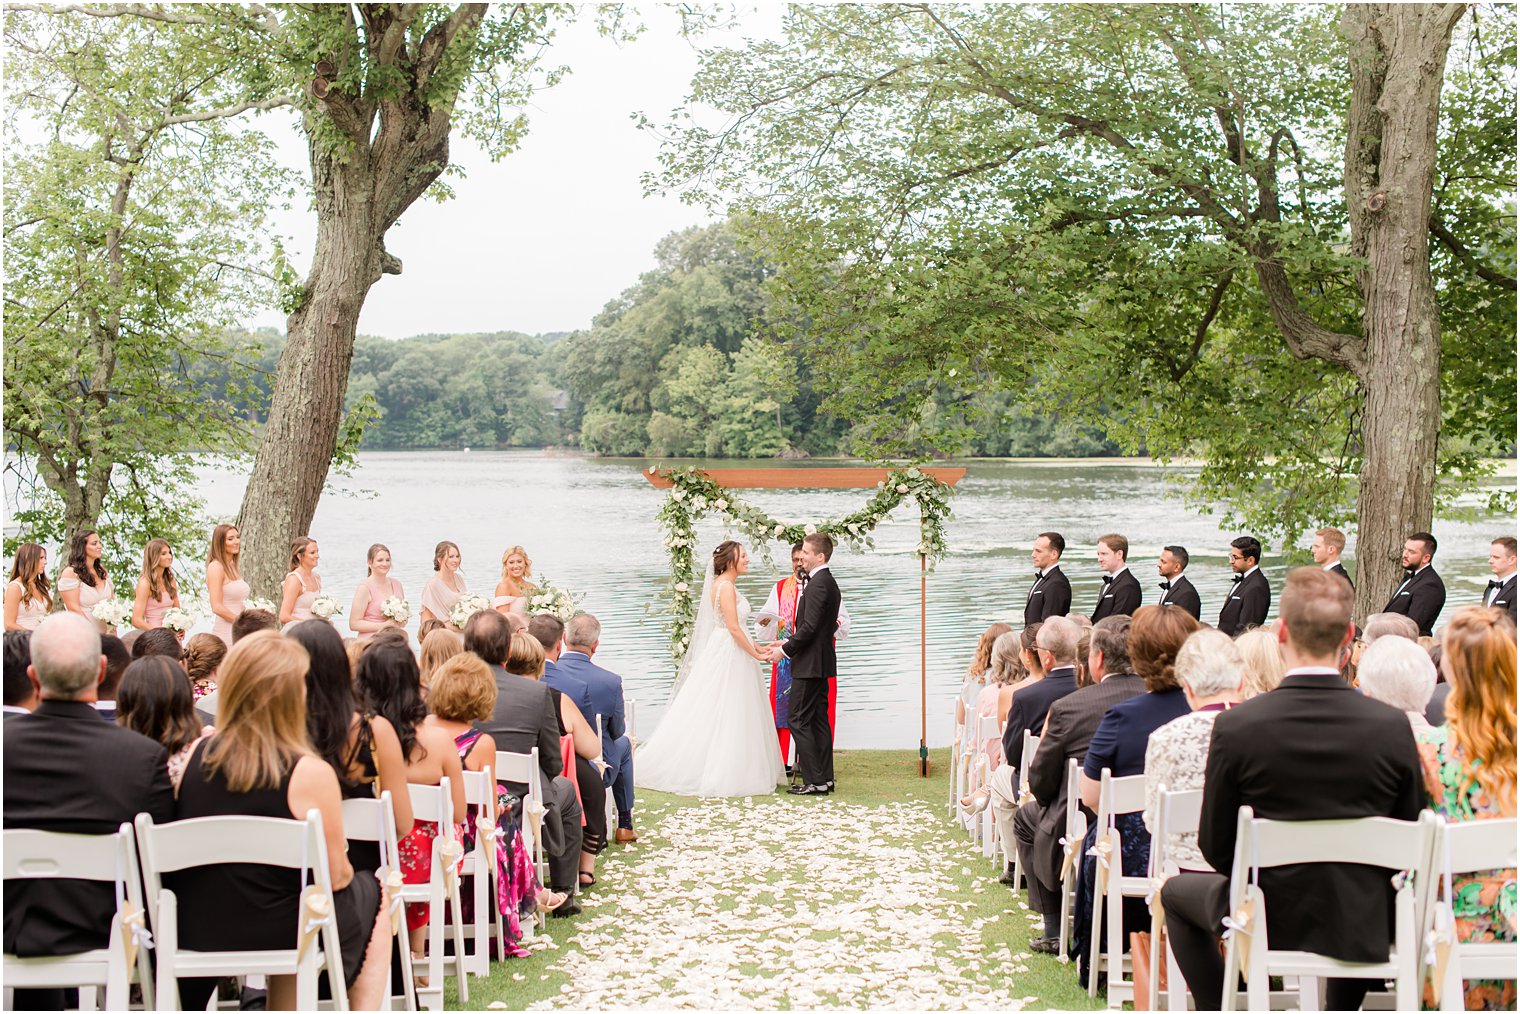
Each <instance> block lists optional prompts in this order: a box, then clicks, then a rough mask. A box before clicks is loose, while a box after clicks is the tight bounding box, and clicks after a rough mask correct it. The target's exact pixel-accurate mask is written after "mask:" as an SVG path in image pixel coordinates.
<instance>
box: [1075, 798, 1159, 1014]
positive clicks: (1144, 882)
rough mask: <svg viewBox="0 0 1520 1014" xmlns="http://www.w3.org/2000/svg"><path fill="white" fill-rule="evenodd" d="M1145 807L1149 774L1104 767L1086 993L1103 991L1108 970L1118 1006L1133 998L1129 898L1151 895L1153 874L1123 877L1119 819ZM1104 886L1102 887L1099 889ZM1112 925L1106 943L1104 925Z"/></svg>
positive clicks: (1112, 997)
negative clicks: (1127, 940) (1127, 949)
mask: <svg viewBox="0 0 1520 1014" xmlns="http://www.w3.org/2000/svg"><path fill="white" fill-rule="evenodd" d="M1144 809H1145V776H1144V775H1129V776H1127V777H1123V778H1115V777H1114V776H1113V773H1112V772H1111V771H1109V769H1108V768H1104V769H1103V773H1102V775H1101V780H1100V782H1099V788H1098V814H1097V825H1098V833H1097V836H1096V838H1095V839H1094V843H1093V849H1092V853H1090V854H1093V855H1095V856H1096V858H1097V862H1096V863H1095V864H1094V865H1093V871H1094V883H1093V908H1092V932H1091V936H1090V938H1089V941H1090V942H1089V944H1088V950H1087V995H1088V996H1097V995H1098V973H1099V972H1100V971H1102V970H1104V969H1107V971H1108V1006H1109V1007H1118V1006H1120V1005H1121V1004H1123V1002H1124V1001H1126V1000H1130V999H1133V997H1134V993H1135V982H1134V979H1133V978H1129V979H1126V978H1125V977H1124V970H1125V967H1126V966H1127V962H1128V959H1127V958H1126V957H1125V954H1124V899H1125V898H1144V897H1145V896H1146V895H1148V894H1149V893H1150V887H1151V880H1150V877H1148V876H1144V877H1126V876H1125V875H1124V864H1123V855H1124V836H1123V835H1122V834H1120V833H1119V828H1118V826H1117V825H1116V823H1115V818H1116V817H1119V816H1121V815H1123V814H1126V813H1139V812H1140V811H1142V810H1144ZM1100 887H1101V888H1102V890H1099V888H1100ZM1105 922H1106V923H1107V925H1108V932H1107V934H1106V937H1107V942H1106V945H1105V943H1104V937H1105V934H1104V933H1103V926H1104V924H1105Z"/></svg>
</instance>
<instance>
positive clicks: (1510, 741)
mask: <svg viewBox="0 0 1520 1014" xmlns="http://www.w3.org/2000/svg"><path fill="white" fill-rule="evenodd" d="M1441 640H1442V644H1443V645H1444V650H1443V651H1442V654H1441V667H1442V668H1443V669H1444V670H1445V672H1446V679H1447V682H1448V683H1450V684H1451V697H1450V698H1448V700H1447V702H1446V710H1447V715H1448V716H1449V717H1448V720H1447V722H1446V724H1445V725H1442V726H1440V727H1438V728H1434V729H1426V730H1424V731H1422V732H1420V733H1419V734H1418V735H1417V736H1416V740H1417V746H1418V749H1419V752H1420V761H1421V763H1422V765H1423V768H1424V775H1425V792H1426V798H1427V800H1428V803H1429V805H1430V808H1431V809H1432V810H1434V811H1435V812H1436V813H1438V814H1440V815H1441V816H1442V817H1444V818H1446V819H1447V820H1448V821H1469V820H1491V819H1493V818H1496V817H1513V816H1514V815H1515V634H1514V627H1513V625H1511V624H1510V623H1509V621H1508V619H1507V614H1505V613H1503V612H1502V611H1500V610H1496V609H1485V608H1483V607H1481V606H1473V607H1468V608H1466V609H1462V610H1459V611H1458V612H1457V614H1456V615H1455V616H1453V617H1452V618H1451V622H1449V623H1447V624H1446V627H1445V628H1444V629H1443V630H1442V636H1441ZM1379 647H1381V645H1379ZM1368 653H1369V654H1371V651H1370V649H1369V652H1368ZM1451 888H1452V908H1453V914H1454V915H1455V916H1456V923H1457V939H1458V940H1459V941H1461V942H1463V943H1512V942H1513V941H1514V940H1515V903H1516V889H1515V871H1514V870H1513V869H1507V870H1489V871H1487V872H1480V873H1467V874H1463V875H1461V876H1459V877H1455V878H1454V879H1453V881H1452V885H1451ZM1463 991H1464V993H1465V994H1466V1008H1467V1009H1468V1010H1514V1009H1515V980H1514V979H1499V980H1481V979H1469V980H1467V981H1466V982H1464V983H1463ZM1443 999H1444V998H1443Z"/></svg>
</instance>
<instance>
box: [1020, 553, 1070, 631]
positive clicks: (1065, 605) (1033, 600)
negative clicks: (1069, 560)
mask: <svg viewBox="0 0 1520 1014" xmlns="http://www.w3.org/2000/svg"><path fill="white" fill-rule="evenodd" d="M1069 612H1071V582H1070V581H1068V580H1066V575H1065V574H1063V573H1061V565H1060V564H1056V565H1055V566H1053V567H1051V568H1050V569H1049V570H1047V571H1046V572H1045V574H1044V576H1043V577H1037V578H1035V579H1034V584H1032V585H1030V586H1029V595H1028V597H1027V598H1026V599H1025V601H1024V626H1026V627H1031V626H1034V625H1035V624H1036V623H1044V622H1045V621H1046V620H1048V619H1050V618H1051V617H1052V616H1065V615H1066V614H1067V613H1069Z"/></svg>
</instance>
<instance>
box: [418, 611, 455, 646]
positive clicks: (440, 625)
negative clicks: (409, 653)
mask: <svg viewBox="0 0 1520 1014" xmlns="http://www.w3.org/2000/svg"><path fill="white" fill-rule="evenodd" d="M445 628H448V629H453V628H451V627H449V625H448V624H447V623H445V622H444V621H443V620H440V619H438V617H436V616H429V617H427V618H425V619H424V620H423V621H422V622H421V623H419V624H417V640H419V641H426V640H427V639H428V635H429V634H431V633H432V632H433V631H435V630H443V629H445Z"/></svg>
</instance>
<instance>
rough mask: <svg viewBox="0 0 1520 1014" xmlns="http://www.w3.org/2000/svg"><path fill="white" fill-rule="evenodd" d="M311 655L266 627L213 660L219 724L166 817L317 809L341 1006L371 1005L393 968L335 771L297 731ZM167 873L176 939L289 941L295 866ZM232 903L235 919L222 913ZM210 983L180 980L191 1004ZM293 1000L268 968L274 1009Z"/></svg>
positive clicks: (301, 727) (380, 907)
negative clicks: (346, 827) (353, 856)
mask: <svg viewBox="0 0 1520 1014" xmlns="http://www.w3.org/2000/svg"><path fill="white" fill-rule="evenodd" d="M308 664H309V659H308V656H307V653H306V651H305V649H304V648H302V647H301V645H300V644H298V643H297V642H296V641H294V640H292V639H291V638H288V637H281V636H280V635H278V634H276V633H274V632H273V631H262V632H260V633H257V634H251V635H249V636H248V637H245V638H243V639H242V640H241V641H239V642H238V643H237V645H236V646H235V647H234V648H233V649H232V651H231V652H230V653H229V654H228V656H227V660H226V662H225V664H224V665H223V667H222V678H221V688H220V693H219V694H218V698H217V729H216V733H215V735H213V736H211V737H209V738H208V739H204V740H201V741H200V742H199V743H197V744H196V746H195V749H194V752H193V753H192V754H191V756H190V759H189V761H188V763H187V764H186V768H185V774H184V777H183V780H182V781H181V782H180V788H179V796H178V798H177V799H176V801H175V806H174V816H175V819H176V820H189V819H193V818H196V817H220V816H229V815H246V816H256V817H276V818H281V819H285V820H299V819H301V818H303V817H305V815H306V813H307V812H308V811H310V810H316V811H317V812H318V813H320V814H321V815H322V829H323V833H324V835H325V837H326V845H327V864H328V870H329V872H330V873H331V876H332V884H333V888H334V892H333V911H334V914H335V915H336V917H337V924H338V935H339V937H340V940H341V944H342V947H341V949H342V952H343V970H344V980H345V982H346V984H347V986H348V991H349V1006H350V1007H351V1008H352V1009H355V1010H378V1009H379V1005H380V1000H381V998H382V996H383V994H384V990H385V988H386V986H387V985H388V983H387V979H388V977H389V974H390V962H389V960H388V958H389V949H390V934H389V932H388V931H389V929H390V926H389V921H388V919H387V918H386V915H385V913H386V906H385V904H384V893H385V892H384V889H383V888H382V887H381V885H380V883H379V881H378V879H377V878H375V877H374V876H355V875H354V868H353V866H352V865H351V864H350V863H349V860H348V850H347V842H346V840H345V839H344V836H343V804H342V797H341V796H340V795H339V791H338V778H337V775H336V774H335V773H334V772H333V769H332V767H331V766H329V765H328V764H327V763H326V762H325V761H323V760H322V759H321V758H320V757H317V756H316V755H315V754H314V753H312V749H311V745H310V743H309V742H308V740H307V738H306V668H307V665H308ZM164 879H165V882H166V884H165V886H167V887H170V888H171V889H172V890H173V891H174V892H175V894H176V895H177V896H178V898H179V925H180V931H179V938H180V942H181V943H182V944H183V945H184V946H185V947H189V948H191V949H196V950H248V951H255V950H274V949H278V948H284V947H293V946H295V935H296V934H295V928H296V923H297V922H298V915H299V908H300V896H301V887H302V885H301V875H300V872H299V871H297V870H289V869H283V868H280V867H274V866H265V865H261V864H256V863H223V864H219V865H215V866H203V867H194V868H191V869H188V870H181V871H179V872H176V873H173V874H167V875H166V876H165V878H164ZM229 912H236V913H237V914H238V917H237V918H235V919H230V918H228V913H229ZM214 988H215V982H214V980H210V979H186V980H181V983H180V991H181V995H182V999H183V1000H184V1002H185V1003H186V1004H188V1005H189V1007H188V1009H190V1010H198V1009H200V1008H201V1007H204V1006H205V1005H206V1000H207V999H208V998H209V997H210V994H211V991H212V990H213V989H214ZM334 988H336V985H335V986H334ZM295 999H296V997H295V977H294V976H289V975H280V976H270V978H269V1007H270V1009H271V1010H294V1009H295Z"/></svg>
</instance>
